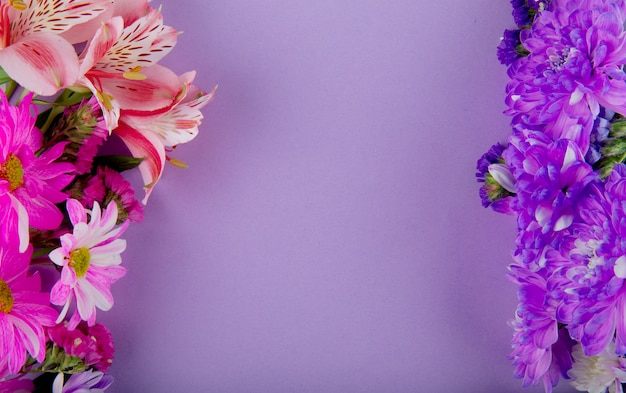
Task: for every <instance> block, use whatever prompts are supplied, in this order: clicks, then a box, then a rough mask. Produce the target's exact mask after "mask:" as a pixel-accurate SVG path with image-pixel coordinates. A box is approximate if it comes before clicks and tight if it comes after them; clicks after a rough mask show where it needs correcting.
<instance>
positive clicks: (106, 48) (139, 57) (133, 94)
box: [77, 2, 179, 131]
mask: <svg viewBox="0 0 626 393" xmlns="http://www.w3.org/2000/svg"><path fill="white" fill-rule="evenodd" d="M135 6H140V7H141V8H140V10H144V11H147V13H146V14H145V15H143V16H141V17H139V18H137V19H135V20H133V19H128V18H124V17H122V16H114V17H113V18H111V19H110V20H108V21H107V22H106V23H102V25H101V26H100V28H99V29H98V31H96V33H95V35H94V37H93V38H92V39H91V40H90V42H89V44H88V46H87V48H86V49H85V51H84V53H83V54H82V55H81V57H80V75H81V77H80V78H79V80H78V82H77V83H78V84H79V85H82V86H85V87H87V88H89V89H90V90H91V91H92V92H93V94H94V95H95V96H96V98H97V99H98V102H99V103H100V106H101V107H102V110H103V112H104V118H105V120H106V124H107V128H108V130H109V131H112V130H113V129H114V128H116V127H117V125H118V121H119V116H120V111H121V110H122V109H125V110H138V111H156V110H166V109H167V108H169V107H171V105H172V103H173V101H174V99H175V98H176V94H177V93H178V89H179V85H178V78H177V77H176V75H174V74H173V73H172V72H171V71H169V70H167V69H166V68H165V67H161V66H158V65H157V64H156V63H157V62H158V61H159V60H160V59H161V58H163V56H165V55H166V54H168V53H169V51H170V50H171V49H172V48H173V47H174V45H175V44H176V39H177V35H178V34H177V32H176V30H174V29H173V28H171V27H169V26H165V25H163V16H162V15H161V12H160V10H158V9H152V8H149V7H148V8H147V10H146V9H145V4H143V3H142V2H139V3H137V4H135ZM123 11H124V12H126V13H128V12H130V9H126V8H124V9H123ZM131 21H132V22H131ZM127 23H129V24H127Z"/></svg>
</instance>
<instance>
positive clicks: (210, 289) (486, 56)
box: [98, 0, 571, 393]
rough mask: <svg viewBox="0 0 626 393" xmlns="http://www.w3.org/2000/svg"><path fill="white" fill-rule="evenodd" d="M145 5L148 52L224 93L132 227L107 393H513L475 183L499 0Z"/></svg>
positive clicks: (490, 231)
mask: <svg viewBox="0 0 626 393" xmlns="http://www.w3.org/2000/svg"><path fill="white" fill-rule="evenodd" d="M160 3H161V4H163V13H164V15H165V20H166V22H167V24H169V25H171V26H174V27H175V28H177V29H179V30H183V31H184V34H183V35H182V36H181V37H180V40H179V44H178V46H177V47H176V48H175V49H174V51H173V52H172V53H171V54H170V55H169V57H167V58H166V59H165V61H164V62H163V63H164V64H166V65H168V66H170V67H171V68H173V69H174V70H175V71H176V72H178V73H182V72H184V71H187V70H189V69H197V70H198V77H197V83H198V84H199V85H201V86H203V87H204V88H205V89H210V88H211V87H212V86H213V85H215V84H219V90H218V94H217V98H216V100H215V101H214V102H213V103H212V104H210V106H209V107H208V108H206V111H205V114H206V118H205V121H204V123H203V125H202V129H201V134H200V135H199V136H198V138H197V139H196V140H195V141H194V142H193V143H191V144H189V145H184V146H180V147H179V148H178V149H177V150H176V152H175V153H174V154H173V156H175V157H177V158H179V159H183V160H185V161H186V162H188V163H189V165H190V169H188V170H178V169H175V168H173V167H168V168H166V173H165V176H164V177H163V179H162V181H161V183H160V184H159V186H158V187H157V189H156V190H155V192H154V193H153V195H152V197H151V200H150V203H149V204H148V206H147V208H146V219H145V221H144V222H143V223H142V224H139V225H135V226H134V227H131V228H130V229H129V231H128V232H127V234H126V239H127V240H128V249H127V251H126V252H125V253H124V264H125V266H126V267H127V268H128V269H129V272H128V274H127V276H126V277H125V278H124V279H122V280H120V281H119V282H118V283H117V284H116V285H115V286H114V288H113V290H114V295H115V297H116V300H117V302H116V305H115V307H114V308H113V309H112V310H111V311H110V312H108V313H99V314H98V315H99V318H100V320H102V321H104V322H105V323H107V324H108V326H109V327H110V329H111V330H112V332H113V334H114V337H115V339H116V343H117V357H116V360H115V363H114V366H113V369H112V373H113V374H114V376H115V378H116V383H115V384H114V385H113V387H112V388H111V389H110V391H112V392H191V391H194V392H277V393H278V392H430V393H438V392H449V391H459V392H464V393H472V392H476V393H478V392H480V393H485V392H487V393H489V392H498V393H507V392H520V391H523V389H522V388H521V382H520V381H519V380H517V379H515V378H513V376H512V374H513V368H512V366H511V364H510V362H509V361H508V360H507V359H506V355H507V354H508V353H509V351H510V344H509V342H510V337H511V330H510V328H509V327H508V326H507V324H506V323H507V321H508V320H509V319H510V318H511V317H512V316H513V312H514V308H515V306H516V298H515V296H516V295H515V287H514V286H513V284H511V283H509V282H508V281H507V280H506V278H505V273H506V265H507V264H508V263H509V253H510V250H511V248H512V246H513V236H514V223H513V221H512V219H510V218H508V217H504V216H500V215H498V214H496V213H493V212H491V211H488V210H484V209H483V208H482V207H481V206H480V201H479V199H478V196H477V190H478V186H477V184H476V183H475V181H474V166H475V162H476V159H477V158H478V157H479V156H480V155H481V154H482V153H483V152H484V151H486V150H487V149H488V148H489V147H490V146H491V144H493V143H495V142H496V141H498V140H503V139H504V138H505V137H506V135H507V134H508V132H509V131H508V127H507V124H508V119H506V118H505V117H504V115H502V113H501V112H502V110H503V109H504V104H503V98H504V84H505V83H506V75H505V69H504V67H503V66H501V65H499V64H498V62H497V59H496V57H495V47H496V46H497V44H498V42H499V37H500V35H501V34H502V30H503V29H504V28H506V27H512V18H511V16H510V9H509V2H508V1H506V0H500V1H494V0H477V1H466V0H442V1H424V0H422V1H419V0H418V1H409V0H406V1H403V0H387V1H385V0H378V1H376V0H358V1H357V0H341V1H337V0H315V1H311V0H309V1H304V0H291V1H289V0H282V1H279V0H263V1H262V0H228V1H227V0H187V1H183V2H177V1H174V0H161V1H160ZM152 4H153V6H158V4H159V1H158V0H155V1H154V2H153V3H152ZM570 390H571V389H570V388H568V386H567V384H566V383H563V384H562V386H561V388H560V389H557V391H558V392H566V391H570ZM525 391H527V392H541V391H543V389H542V388H531V389H526V390H525Z"/></svg>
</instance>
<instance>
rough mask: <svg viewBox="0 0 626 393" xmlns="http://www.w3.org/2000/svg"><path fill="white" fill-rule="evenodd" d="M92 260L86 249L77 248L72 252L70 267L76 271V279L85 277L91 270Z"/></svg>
mask: <svg viewBox="0 0 626 393" xmlns="http://www.w3.org/2000/svg"><path fill="white" fill-rule="evenodd" d="M90 260H91V254H90V253H89V249H88V248H86V247H81V248H77V249H76V250H74V251H72V252H70V263H69V266H70V267H71V268H72V269H74V272H75V273H76V277H78V278H81V277H85V274H87V269H89V261H90Z"/></svg>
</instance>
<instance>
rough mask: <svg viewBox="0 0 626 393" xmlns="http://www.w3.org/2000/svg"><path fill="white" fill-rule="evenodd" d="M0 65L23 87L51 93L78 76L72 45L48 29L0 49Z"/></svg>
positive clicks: (42, 92) (41, 92) (45, 93)
mask: <svg viewBox="0 0 626 393" xmlns="http://www.w3.org/2000/svg"><path fill="white" fill-rule="evenodd" d="M0 67H2V68H4V70H5V71H6V72H7V74H8V75H9V76H10V77H11V78H13V79H14V80H15V81H16V82H18V83H19V84H20V85H22V86H23V87H24V88H26V89H28V90H31V91H34V92H35V93H37V94H41V95H45V96H50V95H53V94H55V93H56V92H57V91H59V89H60V88H62V87H66V86H70V85H72V84H73V83H74V82H75V81H76V79H77V78H78V57H77V56H76V51H75V50H74V47H72V45H70V43H69V42H67V41H65V40H64V39H63V38H61V37H59V36H57V35H55V34H51V33H35V34H31V35H28V36H27V37H24V38H22V39H21V40H19V41H17V42H15V43H13V44H11V45H10V46H8V47H6V48H4V49H2V50H0Z"/></svg>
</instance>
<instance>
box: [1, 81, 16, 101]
mask: <svg viewBox="0 0 626 393" xmlns="http://www.w3.org/2000/svg"><path fill="white" fill-rule="evenodd" d="M16 88H17V82H16V81H14V80H13V79H11V80H10V81H9V82H8V83H7V87H6V89H5V90H4V95H6V97H7V100H10V99H11V97H12V96H13V93H15V89H16Z"/></svg>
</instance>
